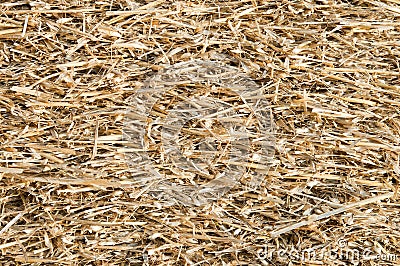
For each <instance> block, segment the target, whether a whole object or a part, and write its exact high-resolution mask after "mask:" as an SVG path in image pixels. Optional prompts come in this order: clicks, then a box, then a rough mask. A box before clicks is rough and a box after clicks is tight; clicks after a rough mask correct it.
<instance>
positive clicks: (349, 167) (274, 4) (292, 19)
mask: <svg viewBox="0 0 400 266" xmlns="http://www.w3.org/2000/svg"><path fill="white" fill-rule="evenodd" d="M0 12H1V15H0V40H1V43H0V58H1V61H0V62H1V68H0V75H1V79H0V82H1V86H0V182H1V183H0V189H1V191H0V202H1V205H0V206H1V216H0V251H1V255H0V262H1V264H2V265H143V264H145V265H269V264H272V265H288V264H290V263H291V264H292V265H299V264H303V265H316V264H329V265H346V264H351V263H353V264H359V265H377V264H380V265H396V264H399V261H400V260H399V258H400V257H398V256H400V253H399V250H400V246H399V245H400V244H399V243H400V242H399V240H400V234H399V229H400V227H399V224H400V220H399V217H400V215H399V213H400V207H399V203H398V198H399V196H398V192H397V191H398V187H399V181H400V180H399V175H400V165H399V164H400V118H399V117H400V111H399V110H400V101H399V100H398V99H399V96H400V81H399V76H400V74H399V73H400V71H399V69H400V65H399V59H398V58H399V56H400V48H399V47H400V42H399V38H400V33H399V32H400V20H399V17H400V4H399V2H398V1H396V0H382V1H372V0H371V1H369V0H368V1H367V0H362V1H330V0H326V1H325V0H321V1H232V2H225V1H200V2H197V1H182V2H173V1H171V2H168V1H154V2H146V1H137V2H133V1H122V0H114V1H96V2H94V1H51V0H46V1H43V2H40V1H38V2H32V1H8V2H4V1H3V2H2V3H0ZM192 60H200V61H207V62H210V61H211V62H218V64H220V65H226V66H230V67H232V68H235V69H239V70H240V72H241V73H244V74H245V75H247V76H249V77H251V79H252V80H253V81H254V82H255V83H256V84H257V85H258V86H259V87H260V88H262V90H263V91H264V99H265V100H267V101H268V102H269V104H270V106H269V108H270V114H271V115H272V118H273V120H274V125H275V135H274V139H275V155H274V157H273V162H272V167H271V168H270V169H269V171H268V173H267V174H266V175H265V177H264V179H263V182H262V183H261V184H259V185H258V186H256V187H253V188H251V187H248V186H246V184H248V180H247V179H248V178H251V175H249V176H244V177H242V178H241V179H240V180H239V183H235V184H234V186H233V187H232V189H230V191H229V192H226V191H225V192H226V193H225V194H224V196H223V197H221V198H219V200H217V201H214V202H207V203H206V204H202V205H201V206H183V204H175V205H168V206H166V205H164V204H163V200H164V199H163V198H157V197H154V194H152V193H150V192H149V189H148V188H149V186H143V184H142V183H141V182H138V180H137V178H135V170H133V169H132V167H129V162H128V163H127V162H126V160H125V155H126V154H125V153H126V152H125V149H126V148H127V145H128V144H129V143H127V141H126V139H124V138H123V129H124V123H125V121H126V120H125V119H126V113H127V110H130V109H132V106H131V105H130V103H131V102H130V101H129V99H131V98H129V97H131V96H132V95H135V94H136V93H137V92H138V91H139V90H140V89H141V88H143V87H146V81H147V80H148V79H149V78H150V77H153V76H155V75H157V74H158V73H163V72H162V71H164V70H166V69H168V68H169V67H170V66H172V65H175V64H179V63H183V64H184V63H185V62H190V61H192ZM179 86H181V90H182V91H179V90H178V89H177V91H178V92H182V93H181V96H182V97H181V98H182V99H183V98H184V97H189V96H188V95H186V94H185V91H184V88H193V90H194V91H196V90H199V91H202V92H205V93H207V92H210V87H209V86H208V84H200V83H196V84H181V85H179ZM185 86H186V87H185ZM190 86H191V87H190ZM222 89H223V88H222ZM187 90H190V89H187ZM172 93H173V91H172ZM175 96H176V95H175ZM133 97H134V96H133ZM218 97H219V98H218V99H219V100H220V101H222V102H228V103H231V104H234V103H236V104H237V105H240V104H241V102H240V99H238V98H236V99H235V97H237V95H233V94H231V93H230V92H229V90H225V91H223V93H221V94H219V96H218ZM172 98H173V95H165V99H164V102H163V104H164V105H162V104H161V105H159V106H154V108H153V109H152V113H151V114H148V115H149V117H150V118H156V117H162V115H163V112H164V111H165V109H163V108H165V106H167V105H168V101H170V99H172ZM170 103H171V102H170ZM163 106H164V107H163ZM186 107H187V106H186ZM157 108H158V109H157ZM243 114H246V116H245V115H242V116H239V117H236V118H240V119H242V120H243V121H244V120H246V121H250V122H249V125H252V123H253V122H254V121H253V120H252V119H250V117H251V116H250V114H249V111H248V110H247V111H246V110H245V111H244V112H243ZM164 115H165V114H164ZM232 117H234V116H231V117H230V118H232ZM235 121H239V120H235ZM235 123H236V122H235ZM254 123H256V122H254ZM254 123H253V124H254ZM210 125H212V128H213V129H215V131H211V132H213V133H214V134H217V135H218V134H219V136H226V132H224V130H225V128H224V127H223V126H221V125H218V124H210ZM254 125H256V124H254ZM204 128H205V127H204V126H199V125H198V124H195V123H188V124H185V128H184V130H182V131H181V134H183V133H185V134H186V138H185V137H184V136H182V138H181V139H179V141H181V142H180V143H181V144H180V145H181V147H183V148H185V145H187V146H188V147H190V145H198V143H201V141H202V139H204V138H205V136H208V135H209V131H205V130H204ZM207 132H208V133H207ZM215 132H217V133H215ZM257 132H260V130H258V129H257V127H256V126H254V127H253V128H252V131H249V132H248V133H249V134H250V133H252V134H258V133H257ZM207 134H208V135H207ZM224 134H225V135H224ZM149 136H152V135H149ZM213 136H214V135H213ZM155 140H157V139H155ZM250 140H251V138H250ZM153 144H154V145H155V146H153V148H154V150H153V152H154V153H153V155H154V156H159V157H157V158H156V157H154V158H155V160H157V159H160V160H161V157H162V150H157V149H158V148H159V147H158V146H157V144H158V142H157V141H155V142H153ZM219 144H220V146H221V147H222V148H221V147H219V149H216V150H218V151H219V152H221V153H222V151H224V152H225V151H227V150H229V144H227V143H225V142H220V143H219ZM224 148H225V149H224ZM253 148H254V150H252V151H254V152H256V151H257V147H252V149H253ZM157 151H158V152H157ZM186 152H193V151H192V150H189V151H187V150H186ZM221 158H223V157H221ZM221 160H222V159H221ZM218 163H219V164H218ZM216 165H217V166H219V167H220V168H219V167H216V168H213V170H215V172H216V173H217V172H218V171H223V170H226V169H227V167H228V166H227V164H226V163H225V164H224V163H221V161H218V162H217V163H216ZM245 167H246V169H252V167H251V165H245ZM210 169H211V168H210ZM170 170H171V172H168V171H169V170H168V169H166V168H165V169H164V168H163V171H166V172H165V173H166V174H168V175H172V174H173V172H172V171H173V170H174V169H173V168H171V169H170ZM210 171H211V170H210ZM174 178H175V179H179V178H182V182H183V183H182V184H187V183H190V182H192V181H196V182H199V183H201V182H208V181H209V180H207V178H209V176H208V175H204V176H201V175H197V176H195V177H190V176H180V175H179V174H176V175H175V176H174ZM191 178H192V179H191ZM156 196H157V195H156ZM202 203H204V202H202ZM199 205H200V204H199ZM312 252H315V255H316V256H309V257H307V256H306V257H304V256H303V255H304V254H306V255H307V254H312ZM328 252H330V253H328ZM346 252H350V255H351V254H353V256H350V255H349V253H346ZM346 254H347V255H346ZM357 254H358V255H357ZM321 255H322V256H321ZM327 255H331V256H327ZM396 255H397V256H396Z"/></svg>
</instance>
